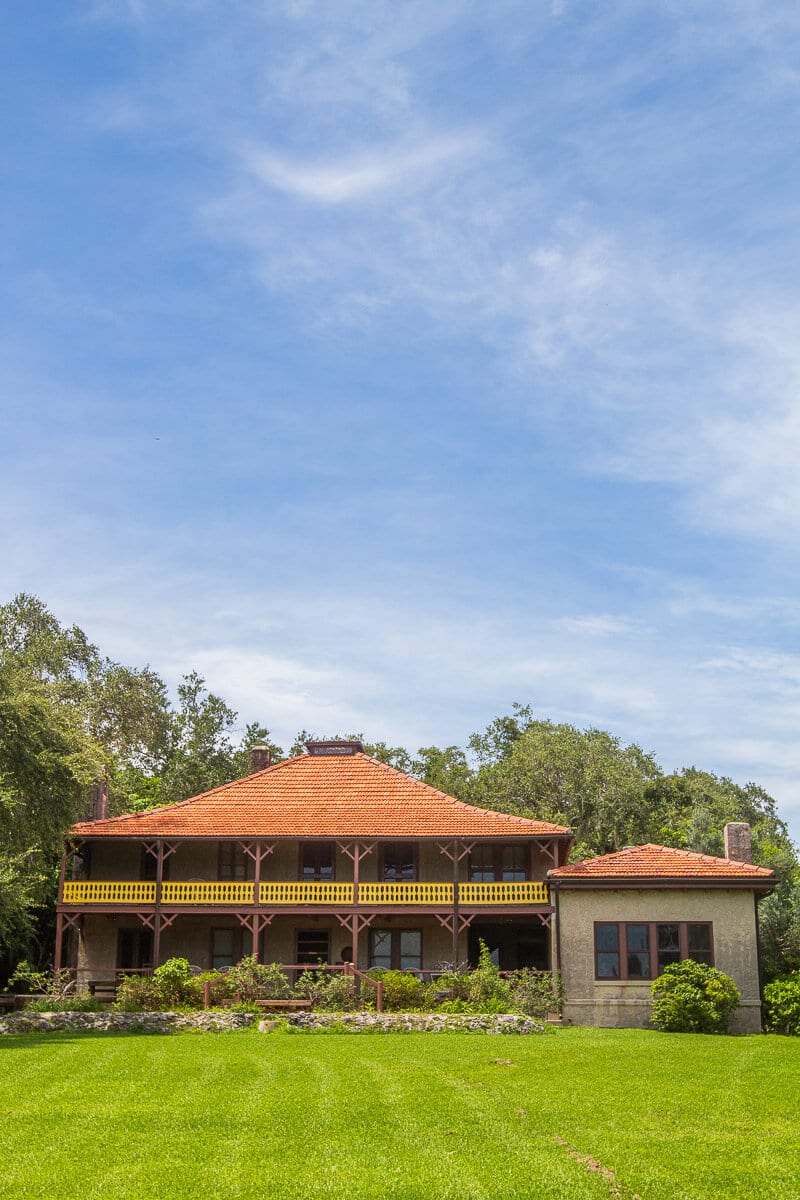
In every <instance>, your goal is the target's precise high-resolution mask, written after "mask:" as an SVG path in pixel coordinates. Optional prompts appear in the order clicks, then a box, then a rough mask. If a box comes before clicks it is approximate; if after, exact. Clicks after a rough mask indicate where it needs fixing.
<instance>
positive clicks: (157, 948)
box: [153, 838, 164, 970]
mask: <svg viewBox="0 0 800 1200" xmlns="http://www.w3.org/2000/svg"><path fill="white" fill-rule="evenodd" d="M163 882H164V842H163V840H162V839H161V838H159V840H158V841H157V842H156V900H155V919H154V921H153V970H155V968H156V967H158V966H160V965H161V963H160V958H161V884H162V883H163Z"/></svg>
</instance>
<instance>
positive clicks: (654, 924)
mask: <svg viewBox="0 0 800 1200" xmlns="http://www.w3.org/2000/svg"><path fill="white" fill-rule="evenodd" d="M601 925H603V926H606V925H613V926H616V928H617V947H618V949H617V951H616V953H617V954H618V955H619V975H601V974H600V972H599V966H598V954H599V953H614V952H613V951H598V948H597V931H598V928H599V927H600V926H601ZM630 925H634V926H641V925H646V926H647V930H648V938H647V946H648V951H647V952H648V953H649V958H650V961H649V966H650V973H649V975H631V974H630V973H629V971H628V954H629V950H628V927H629V926H630ZM659 925H677V926H678V946H679V953H680V958H679V959H678V960H677V961H678V962H683V960H684V959H686V958H691V957H692V954H691V953H690V951H689V927H690V926H693V927H697V926H702V927H703V928H704V929H707V930H708V943H709V950H708V951H707V952H706V951H701V953H703V954H706V953H707V954H708V959H698V958H695V960H694V961H695V962H707V963H708V966H710V967H713V966H714V961H715V953H714V923H713V921H595V922H594V977H595V980H596V981H597V982H599V983H627V982H634V983H645V982H649V981H651V980H653V979H657V978H658V976H659V975H660V974H661V973H662V971H663V969H664V967H663V966H661V965H659V960H658V927H659ZM633 953H638V951H633ZM695 953H697V952H696V951H695ZM665 965H666V964H665Z"/></svg>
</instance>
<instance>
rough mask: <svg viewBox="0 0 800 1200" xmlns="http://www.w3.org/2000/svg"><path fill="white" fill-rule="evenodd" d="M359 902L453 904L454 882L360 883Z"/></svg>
mask: <svg viewBox="0 0 800 1200" xmlns="http://www.w3.org/2000/svg"><path fill="white" fill-rule="evenodd" d="M358 902H359V904H452V903H453V885H452V883H360V884H359V885H358Z"/></svg>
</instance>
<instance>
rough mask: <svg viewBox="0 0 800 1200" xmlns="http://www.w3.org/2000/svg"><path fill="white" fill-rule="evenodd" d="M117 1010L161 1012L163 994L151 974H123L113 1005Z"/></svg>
mask: <svg viewBox="0 0 800 1200" xmlns="http://www.w3.org/2000/svg"><path fill="white" fill-rule="evenodd" d="M112 1007H113V1008H114V1010H115V1011H116V1012H160V1011H161V1008H162V1002H161V996H160V995H159V991H158V988H157V987H156V983H155V980H154V979H153V978H152V977H151V976H149V975H123V976H122V979H120V981H119V983H118V984H117V997H116V999H115V1001H114V1004H113V1005H112Z"/></svg>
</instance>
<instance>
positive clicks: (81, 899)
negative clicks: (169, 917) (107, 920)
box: [63, 879, 156, 904]
mask: <svg viewBox="0 0 800 1200" xmlns="http://www.w3.org/2000/svg"><path fill="white" fill-rule="evenodd" d="M63 898H64V903H65V904H153V903H155V898H156V885H155V884H154V883H146V882H144V881H143V880H131V881H130V882H124V883H120V882H112V881H106V880H88V879H65V880H64V897H63Z"/></svg>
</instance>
